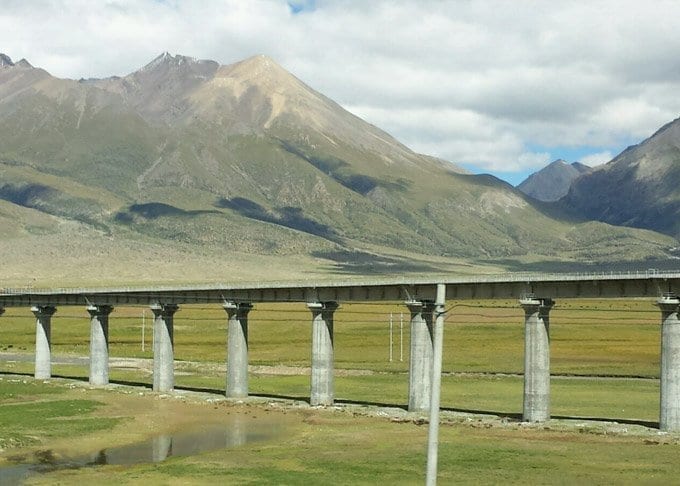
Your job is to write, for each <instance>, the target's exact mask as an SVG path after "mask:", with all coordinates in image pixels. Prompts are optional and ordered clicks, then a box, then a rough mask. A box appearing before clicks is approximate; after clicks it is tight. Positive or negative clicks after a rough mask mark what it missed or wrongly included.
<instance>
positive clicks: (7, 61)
mask: <svg viewBox="0 0 680 486" xmlns="http://www.w3.org/2000/svg"><path fill="white" fill-rule="evenodd" d="M0 66H14V63H13V62H12V59H11V58H10V57H9V56H8V55H7V54H3V53H2V52H0Z"/></svg>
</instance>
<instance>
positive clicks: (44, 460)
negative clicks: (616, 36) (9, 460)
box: [0, 419, 282, 486]
mask: <svg viewBox="0 0 680 486" xmlns="http://www.w3.org/2000/svg"><path fill="white" fill-rule="evenodd" d="M280 433H282V432H281V426H280V425H278V424H272V423H253V422H247V421H245V420H242V419H239V420H234V421H233V422H232V423H230V424H229V425H224V424H219V425H205V426H201V427H199V428H192V429H191V430H185V431H181V432H177V433H173V434H161V435H157V436H155V437H152V438H151V439H149V440H147V441H145V442H139V443H137V444H130V445H126V446H119V447H110V448H106V449H102V450H100V451H98V452H94V453H92V454H89V455H87V456H82V457H78V458H75V459H68V458H60V457H59V455H58V454H56V453H55V451H52V450H42V451H37V452H35V453H34V457H33V458H32V459H33V462H32V463H31V464H18V465H16V466H10V467H4V468H0V484H1V485H3V486H4V485H14V484H22V482H23V481H24V480H25V479H27V478H28V477H29V476H30V475H32V474H41V473H47V472H50V471H55V470H58V469H72V468H73V469H75V468H81V467H93V466H103V465H128V464H142V463H150V462H162V461H165V460H166V459H168V458H169V457H178V456H191V455H195V454H199V453H201V452H207V451H213V450H218V449H224V448H230V447H237V446H241V445H244V444H247V443H250V442H256V441H261V440H266V439H271V438H274V437H276V436H277V435H279V434H280ZM15 459H16V460H17V462H25V461H27V460H30V458H26V457H21V458H15Z"/></svg>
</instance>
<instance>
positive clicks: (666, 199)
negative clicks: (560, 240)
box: [560, 119, 680, 238]
mask: <svg viewBox="0 0 680 486" xmlns="http://www.w3.org/2000/svg"><path fill="white" fill-rule="evenodd" d="M560 204H562V205H563V206H564V207H566V208H569V209H570V210H571V211H573V212H574V213H575V214H578V215H579V216H581V217H585V218H588V219H594V220H599V221H604V222H607V223H611V224H616V225H623V226H630V227H636V228H646V229H651V230H654V231H659V232H662V233H666V234H668V235H671V236H674V237H675V238H680V119H677V120H674V121H672V122H670V123H668V124H667V125H665V126H663V127H662V128H661V129H659V130H658V131H657V132H656V133H655V134H654V135H652V136H651V137H649V138H648V139H646V140H645V141H643V142H642V143H640V144H638V145H634V146H632V147H628V148H627V149H626V150H624V151H623V152H622V153H621V154H619V155H618V156H617V157H616V158H614V159H613V160H612V161H611V162H609V163H607V164H605V165H603V166H600V167H597V168H595V169H594V170H593V171H592V172H590V173H588V174H586V175H584V176H583V177H581V178H579V179H578V180H577V181H575V182H574V184H572V186H571V189H570V190H569V193H568V194H567V195H566V196H565V197H564V199H563V200H562V201H560Z"/></svg>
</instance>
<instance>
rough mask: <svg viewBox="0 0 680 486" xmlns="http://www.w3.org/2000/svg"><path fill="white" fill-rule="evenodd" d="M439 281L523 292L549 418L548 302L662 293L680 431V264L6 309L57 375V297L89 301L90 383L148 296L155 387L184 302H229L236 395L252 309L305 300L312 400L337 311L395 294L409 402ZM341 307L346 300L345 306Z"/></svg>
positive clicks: (669, 394) (329, 356)
mask: <svg viewBox="0 0 680 486" xmlns="http://www.w3.org/2000/svg"><path fill="white" fill-rule="evenodd" d="M438 285H445V288H446V293H445V295H446V304H447V305H451V304H452V303H455V302H457V301H464V300H470V299H475V300H479V299H517V301H518V309H519V308H520V307H521V308H522V309H523V311H524V326H525V333H524V335H525V358H524V402H523V403H524V405H523V417H524V420H525V421H531V422H541V421H545V420H548V419H549V418H550V412H549V404H550V339H549V316H550V310H551V308H552V307H553V305H554V303H555V301H556V300H558V299H575V298H580V299H584V298H598V299H633V298H650V299H654V302H655V304H656V305H657V306H658V308H659V311H660V320H661V369H660V389H661V407H660V415H659V426H660V428H661V429H662V430H666V431H680V320H679V318H678V311H679V306H680V300H679V299H678V296H679V295H680V271H679V272H658V271H654V270H650V271H647V272H642V273H625V274H624V273H619V274H614V273H608V274H604V273H600V274H527V273H515V274H506V275H499V276H485V277H472V278H433V279H409V278H386V279H375V280H358V279H355V280H351V281H345V282H342V281H332V282H306V281H305V282H281V283H265V284H238V285H224V284H216V285H205V286H186V287H150V288H92V289H42V290H41V289H29V288H27V289H2V291H0V313H2V312H3V311H4V309H5V308H8V307H30V308H31V310H32V312H33V313H34V315H35V317H36V346H35V378H37V379H46V378H49V377H50V376H51V344H50V343H51V323H52V316H53V315H54V313H55V312H56V309H57V307H59V306H82V307H84V308H85V309H86V310H87V312H88V313H89V315H90V318H91V332H90V376H89V379H90V383H91V384H92V385H101V386H103V385H106V384H108V381H109V378H108V368H109V343H108V327H109V315H110V314H111V312H112V311H113V309H114V307H115V306H117V305H148V306H149V308H150V309H151V311H152V312H153V314H154V327H153V332H154V349H153V389H154V390H155V391H159V392H167V391H171V390H172V389H173V387H174V337H173V336H174V329H173V316H174V314H175V312H176V311H177V310H178V308H179V306H180V305H184V304H215V305H221V306H222V307H223V308H224V310H225V311H226V314H227V319H228V338H227V340H228V342H227V383H226V395H227V396H228V397H245V396H247V395H248V338H247V336H248V313H249V311H250V310H251V309H252V308H253V306H254V305H257V304H259V303H264V302H299V303H300V304H301V305H306V306H307V308H308V309H309V311H310V314H311V315H310V320H311V324H312V366H311V389H310V403H311V404H312V405H330V404H332V403H333V399H334V386H333V374H334V362H333V351H334V350H333V315H334V313H335V312H336V311H338V309H339V304H341V303H343V302H381V301H382V302H384V301H389V302H395V301H401V302H403V303H404V305H405V306H407V308H408V310H409V312H410V316H411V320H410V326H411V343H410V346H411V349H410V351H411V352H410V366H409V397H408V407H409V410H411V411H425V410H427V409H429V405H430V388H431V384H432V381H433V376H432V370H433V369H437V368H438V369H441V366H439V367H437V366H434V362H433V361H434V358H433V356H434V353H433V347H434V345H433V324H434V322H435V317H436V316H437V315H438V314H439V313H441V312H445V307H443V308H442V307H441V306H439V307H438V306H435V297H436V293H437V287H438ZM340 312H341V310H340Z"/></svg>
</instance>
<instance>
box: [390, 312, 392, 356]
mask: <svg viewBox="0 0 680 486" xmlns="http://www.w3.org/2000/svg"><path fill="white" fill-rule="evenodd" d="M391 362H392V313H391V312H390V363H391Z"/></svg>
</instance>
